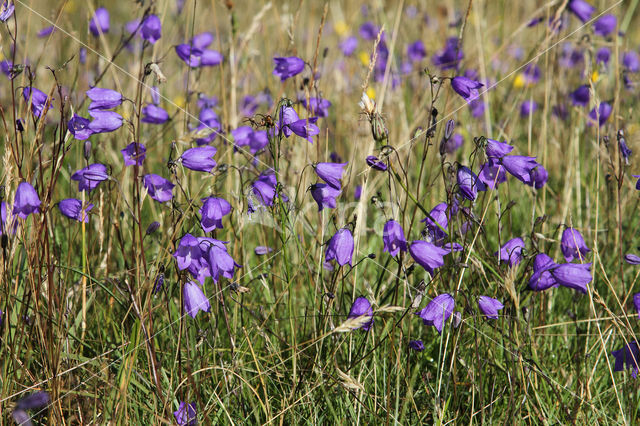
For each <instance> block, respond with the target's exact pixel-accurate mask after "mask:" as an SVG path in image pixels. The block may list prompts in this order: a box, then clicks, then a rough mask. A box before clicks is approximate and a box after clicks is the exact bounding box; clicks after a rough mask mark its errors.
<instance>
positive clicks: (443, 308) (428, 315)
mask: <svg viewBox="0 0 640 426" xmlns="http://www.w3.org/2000/svg"><path fill="white" fill-rule="evenodd" d="M454 307H455V301H454V300H453V297H452V296H451V295H450V294H448V293H443V294H441V295H439V296H436V297H434V298H433V300H432V301H431V302H429V304H428V305H427V306H426V307H425V308H424V309H422V310H421V311H418V312H416V315H419V316H420V318H422V322H423V323H424V325H432V326H434V327H435V328H436V330H438V333H439V334H442V328H443V327H444V323H445V321H446V320H447V319H448V318H449V317H450V316H451V314H452V313H453V308H454Z"/></svg>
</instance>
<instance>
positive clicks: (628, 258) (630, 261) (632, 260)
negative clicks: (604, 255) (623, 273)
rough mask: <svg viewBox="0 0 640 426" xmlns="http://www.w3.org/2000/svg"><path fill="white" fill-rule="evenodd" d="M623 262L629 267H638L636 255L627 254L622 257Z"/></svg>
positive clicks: (638, 261) (638, 260)
mask: <svg viewBox="0 0 640 426" xmlns="http://www.w3.org/2000/svg"><path fill="white" fill-rule="evenodd" d="M624 261H625V262H627V263H628V264H629V265H640V256H638V255H637V254H632V253H628V254H625V255H624Z"/></svg>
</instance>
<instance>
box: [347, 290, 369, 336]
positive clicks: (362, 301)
mask: <svg viewBox="0 0 640 426" xmlns="http://www.w3.org/2000/svg"><path fill="white" fill-rule="evenodd" d="M361 316H364V317H367V318H370V320H369V321H367V322H365V323H364V324H362V326H360V328H361V329H363V330H364V331H369V329H370V328H371V326H372V325H373V309H372V308H371V303H370V302H369V300H367V298H366V297H358V298H357V299H356V300H354V302H353V305H351V309H350V310H349V315H347V319H351V318H358V317H361Z"/></svg>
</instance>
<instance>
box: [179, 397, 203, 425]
mask: <svg viewBox="0 0 640 426" xmlns="http://www.w3.org/2000/svg"><path fill="white" fill-rule="evenodd" d="M173 416H174V417H175V418H176V423H177V424H178V425H179V426H195V425H196V424H198V422H197V412H196V403H195V402H191V403H189V404H187V403H186V402H181V403H180V407H178V409H177V410H176V411H174V412H173Z"/></svg>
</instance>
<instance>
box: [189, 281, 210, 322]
mask: <svg viewBox="0 0 640 426" xmlns="http://www.w3.org/2000/svg"><path fill="white" fill-rule="evenodd" d="M182 299H183V302H184V310H185V312H186V313H187V314H189V315H190V316H191V318H195V317H196V315H197V314H198V312H200V311H204V312H210V311H211V304H210V303H209V299H207V296H205V295H204V292H203V291H202V288H200V284H198V283H197V282H195V281H188V282H186V283H185V284H184V286H183V287H182Z"/></svg>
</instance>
